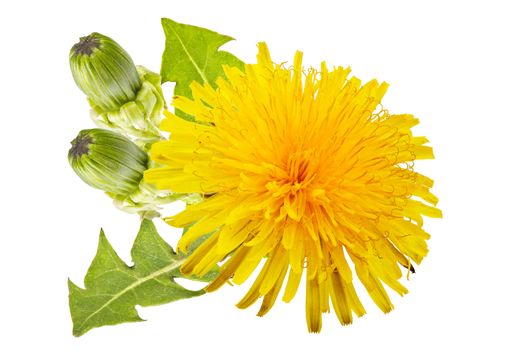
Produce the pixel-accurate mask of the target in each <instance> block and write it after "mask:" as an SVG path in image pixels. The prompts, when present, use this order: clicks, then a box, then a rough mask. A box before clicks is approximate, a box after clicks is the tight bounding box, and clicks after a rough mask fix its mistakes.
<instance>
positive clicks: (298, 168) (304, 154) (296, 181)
mask: <svg viewBox="0 0 513 350" xmlns="http://www.w3.org/2000/svg"><path fill="white" fill-rule="evenodd" d="M312 160H313V159H312V150H306V151H300V152H294V153H291V154H290V155H289V156H288V159H287V166H286V172H287V174H288V178H287V179H286V182H288V183H289V184H290V185H292V192H293V193H295V192H296V191H298V190H299V189H301V188H304V187H306V186H308V185H309V184H310V183H311V182H312V181H313V179H314V178H315V171H314V170H315V169H313V164H312Z"/></svg>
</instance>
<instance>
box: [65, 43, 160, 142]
mask: <svg viewBox="0 0 513 350" xmlns="http://www.w3.org/2000/svg"><path fill="white" fill-rule="evenodd" d="M70 66H71V72H72V73H73V77H74V79H75V82H76V83H77V85H78V86H79V88H80V89H81V90H82V91H83V92H84V93H85V94H86V95H87V97H88V98H89V103H90V105H91V108H92V109H91V118H92V119H93V121H94V122H95V123H96V125H97V126H98V127H100V128H106V129H110V130H114V131H116V132H118V133H120V134H122V135H125V136H127V137H129V138H130V139H132V140H133V141H134V142H135V143H136V144H137V145H138V146H140V147H141V148H143V149H144V150H145V151H148V150H149V149H150V147H151V145H152V144H153V143H154V142H156V141H160V140H162V139H163V137H162V135H161V134H160V131H159V129H158V126H159V124H160V121H161V119H162V111H163V110H164V108H165V107H166V103H165V101H164V95H163V94H162V88H161V77H160V75H158V74H157V73H154V72H151V71H149V70H148V69H146V68H144V67H142V66H137V67H136V66H135V65H134V63H133V62H132V59H131V58H130V56H129V55H128V53H127V52H126V51H125V50H123V48H122V47H121V46H119V45H118V44H117V43H116V42H115V41H114V40H112V39H110V38H109V37H106V36H104V35H102V34H99V33H93V34H91V35H88V36H86V37H82V38H80V41H79V42H78V43H77V44H75V45H74V46H73V47H72V48H71V52H70Z"/></svg>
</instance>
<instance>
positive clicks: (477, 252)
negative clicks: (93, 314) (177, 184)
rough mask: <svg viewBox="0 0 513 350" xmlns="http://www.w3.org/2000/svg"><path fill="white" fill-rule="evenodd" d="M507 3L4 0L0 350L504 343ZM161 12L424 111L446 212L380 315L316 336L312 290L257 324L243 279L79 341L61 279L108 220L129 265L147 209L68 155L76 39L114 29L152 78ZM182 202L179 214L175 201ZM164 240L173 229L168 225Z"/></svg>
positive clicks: (84, 118) (76, 116)
mask: <svg viewBox="0 0 513 350" xmlns="http://www.w3.org/2000/svg"><path fill="white" fill-rule="evenodd" d="M512 14H513V11H512V9H511V8H509V6H508V1H503V2H500V1H433V0H431V1H425V2H419V1H331V2H329V1H321V0H316V1H308V2H307V1H290V2H285V1H278V0H274V1H269V2H266V1H261V0H260V1H233V2H230V1H222V0H217V1H203V2H200V1H186V0H181V1H171V0H168V1H137V2H136V1H123V2H119V3H118V2H115V1H107V0H103V1H92V0H89V1H80V2H78V1H76V2H75V1H73V2H72V1H62V2H60V3H58V2H55V1H16V2H15V1H9V2H2V4H1V5H0V33H1V34H0V35H1V40H0V69H1V70H2V73H1V75H0V96H1V97H0V120H1V126H0V133H1V136H0V143H1V147H0V152H1V161H0V167H1V172H0V180H1V181H0V184H1V186H2V188H1V189H0V193H1V197H0V200H1V203H2V209H1V214H0V215H1V218H2V220H1V231H0V269H1V270H0V271H1V280H0V322H1V323H3V324H2V325H1V326H0V348H2V349H21V348H26V349H43V348H44V349H108V348H111V349H113V348H116V349H142V348H149V349H168V348H173V349H184V348H194V349H199V348H210V349H222V348H225V349H236V348H237V349H264V348H266V347H269V348H278V347H282V348H287V349H312V348H319V349H328V348H345V349H359V348H371V347H373V348H376V349H378V348H379V349H412V348H415V349H437V348H458V349H462V348H466V349H470V348H484V347H486V348H490V349H511V348H512V347H513V344H512V341H511V335H510V334H509V332H510V331H511V317H512V313H513V308H512V301H511V298H512V296H513V288H512V287H511V275H512V272H511V268H512V262H511V259H510V256H511V254H512V246H511V243H512V242H513V239H512V235H513V232H512V231H513V229H512V226H511V217H512V209H513V208H512V204H511V198H512V195H513V193H512V185H511V181H512V171H511V167H510V164H511V161H512V153H513V152H512V151H513V147H512V144H511V136H512V131H511V130H512V126H513V122H512V118H513V115H512V113H513V112H512V110H513V109H512V106H511V99H512V93H513V85H512V81H513V68H512V66H513V54H512V51H511V49H512V43H513V40H512V33H513V24H512V23H513V22H512V20H511V15H512ZM160 17H170V18H172V19H174V20H176V21H179V22H182V23H189V24H195V25H198V26H202V27H206V28H210V29H213V30H215V31H218V32H220V33H223V34H227V35H231V36H233V37H235V38H236V39H237V40H236V41H234V42H231V43H229V44H228V45H226V46H225V47H224V49H226V50H229V51H231V52H233V53H234V54H236V55H237V56H238V57H240V58H241V59H242V60H244V61H246V62H254V56H255V53H256V43H257V42H258V41H262V40H264V41H266V42H267V43H268V44H269V46H270V49H271V53H272V55H273V59H274V60H275V61H276V62H283V61H290V60H291V59H292V57H293V55H294V52H295V50H296V49H301V50H303V51H304V52H305V62H306V63H307V64H309V65H316V66H318V64H319V63H320V61H321V60H326V61H327V62H328V64H329V65H342V66H347V65H350V66H351V67H352V69H353V74H354V75H355V76H358V77H360V78H362V79H364V80H368V79H371V78H374V77H376V78H378V79H380V80H386V81H387V82H389V83H390V84H391V86H390V89H389V90H388V93H387V96H386V97H385V99H384V101H383V104H384V105H385V107H387V108H388V109H389V110H390V111H391V112H394V113H403V112H407V113H413V114H415V115H416V116H418V117H419V118H420V119H421V125H420V126H418V127H417V128H416V133H417V134H418V135H426V136H428V138H429V139H430V140H431V142H432V145H433V146H434V149H435V154H436V157H437V159H436V160H435V161H425V162H420V163H418V164H417V165H416V166H417V169H420V170H421V171H422V172H424V173H426V174H427V175H429V176H431V177H433V178H435V180H436V184H435V188H434V192H435V193H436V194H437V195H438V196H439V197H440V204H439V206H440V208H442V209H443V212H444V219H443V220H430V221H429V222H428V223H427V225H426V227H427V229H428V231H429V232H430V233H431V234H432V239H431V240H430V241H429V247H430V254H429V256H428V257H427V258H426V259H425V261H424V262H423V263H422V265H421V266H420V267H418V268H417V272H418V273H417V274H416V275H414V276H412V277H411V278H410V280H409V281H405V285H406V286H407V288H408V289H409V290H410V294H408V295H406V296H405V297H403V298H401V297H398V296H396V295H393V297H392V298H393V301H394V303H395V305H396V309H395V311H393V312H392V313H391V314H388V315H383V314H382V313H381V312H380V311H379V310H378V309H377V307H375V306H373V305H372V303H371V302H370V301H369V299H368V298H363V300H364V302H365V306H366V309H367V311H368V314H367V315H366V316H365V317H363V318H361V319H357V320H356V322H355V323H354V324H353V325H352V326H349V327H341V326H340V325H339V324H338V321H337V319H336V317H335V315H334V314H330V315H325V316H324V319H323V330H322V333H321V334H320V335H312V334H308V333H307V331H306V324H305V317H304V292H303V291H301V293H299V295H298V296H296V299H295V300H294V301H293V302H292V303H291V304H284V303H282V302H278V303H277V305H276V306H275V307H274V308H273V310H272V311H271V312H270V313H269V314H268V315H267V316H265V317H264V318H258V317H256V316H254V314H256V312H257V310H258V308H257V306H255V307H253V308H251V309H250V310H245V311H241V310H238V309H237V308H236V307H235V306H234V304H235V303H236V302H237V301H238V299H239V298H240V297H242V295H244V294H245V292H246V290H247V288H249V284H245V285H244V286H242V287H230V286H226V287H224V288H222V289H221V290H220V291H218V292H216V293H213V294H209V295H206V296H202V297H199V298H197V299H190V300H186V301H179V302H176V303H172V304H168V305H164V306H157V307H151V308H144V309H141V308H139V310H140V314H141V315H142V317H143V318H145V319H147V320H148V321H147V322H143V323H133V324H123V325H119V326H115V327H104V328H100V329H95V330H92V331H91V332H90V333H88V334H86V335H84V336H83V337H81V338H74V337H73V336H72V335H71V326H72V325H71V319H70V317H69V311H68V305H67V302H68V301H67V297H68V291H67V286H66V280H67V278H68V277H70V278H71V279H72V280H73V281H74V282H76V283H78V284H79V285H82V278H83V276H84V275H85V272H86V270H87V267H88V266H89V263H90V261H91V259H92V257H93V256H94V253H95V250H96V244H97V238H98V232H99V229H100V227H103V228H104V229H105V231H106V233H107V235H108V238H109V239H110V240H111V242H112V244H113V246H114V247H115V249H116V250H117V251H118V252H119V253H120V255H121V257H122V258H123V259H124V260H125V261H127V262H130V256H129V250H130V246H131V243H132V240H133V238H134V237H135V234H136V231H137V225H138V218H137V217H135V216H130V215H128V214H125V213H122V212H119V211H117V210H116V209H115V208H114V207H113V206H112V205H111V204H110V201H109V199H108V198H107V197H106V196H104V195H103V194H102V193H101V192H99V191H96V190H93V189H92V188H89V187H87V186H86V185H85V184H83V183H82V182H81V181H80V180H79V179H78V178H77V177H76V176H75V174H74V173H73V172H72V171H71V169H70V167H69V166H68V163H67V151H68V148H69V141H70V140H71V139H73V138H74V137H75V135H76V134H77V133H78V131H79V130H81V129H84V128H90V127H93V124H92V122H91V121H90V120H89V118H88V106H87V103H86V101H85V98H84V96H83V95H82V94H81V92H80V91H79V90H78V88H76V86H75V85H74V82H73V80H72V78H71V74H70V72H69V67H68V52H69V49H70V47H71V46H72V45H73V44H74V43H75V42H76V41H77V40H78V37H79V36H83V35H87V34H89V33H90V32H93V31H98V32H101V33H104V34H107V35H109V36H111V37H113V38H115V39H116V40H117V41H118V42H119V43H121V44H122V45H123V46H124V47H125V49H127V51H129V52H130V53H131V55H132V57H133V59H134V61H135V62H136V63H137V64H144V65H145V66H147V67H148V68H150V69H152V70H155V71H158V70H159V68H160V58H161V54H162V50H163V47H164V36H163V32H162V30H161V27H160ZM172 209H174V210H175V211H176V210H178V209H179V208H178V207H175V208H172ZM159 227H160V229H161V234H162V235H163V236H164V237H166V238H167V239H169V240H170V241H171V242H173V241H174V240H175V238H176V237H177V236H178V232H176V231H173V230H172V229H171V228H170V227H167V226H165V225H160V224H159Z"/></svg>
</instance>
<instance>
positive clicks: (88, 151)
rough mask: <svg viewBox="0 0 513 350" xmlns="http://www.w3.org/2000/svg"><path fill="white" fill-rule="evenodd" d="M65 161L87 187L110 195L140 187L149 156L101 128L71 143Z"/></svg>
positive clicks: (113, 133)
mask: <svg viewBox="0 0 513 350" xmlns="http://www.w3.org/2000/svg"><path fill="white" fill-rule="evenodd" d="M71 145H72V146H71V149H70V150H69V153H68V160H69V163H70V164H71V167H72V168H73V170H74V171H75V173H77V175H78V176H79V177H80V178H81V179H82V180H83V181H84V182H85V183H87V184H88V185H90V186H92V187H94V188H97V189H100V190H103V191H105V192H107V193H109V194H111V195H113V196H128V195H130V194H131V193H133V192H135V191H136V190H137V189H138V188H139V183H140V182H141V179H142V177H143V172H144V171H145V170H146V169H147V164H148V155H147V154H146V153H145V152H144V151H143V150H141V149H140V148H139V147H137V146H136V145H135V144H134V143H133V142H132V141H130V140H129V139H127V138H126V137H124V136H122V135H119V134H117V133H115V132H113V131H109V130H103V129H89V130H82V131H81V132H80V133H79V134H78V136H77V137H76V138H75V139H74V140H73V141H71Z"/></svg>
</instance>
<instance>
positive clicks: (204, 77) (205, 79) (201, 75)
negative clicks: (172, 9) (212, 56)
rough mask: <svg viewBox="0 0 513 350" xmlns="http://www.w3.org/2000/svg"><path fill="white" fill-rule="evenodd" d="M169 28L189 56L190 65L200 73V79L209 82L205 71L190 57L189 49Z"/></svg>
mask: <svg viewBox="0 0 513 350" xmlns="http://www.w3.org/2000/svg"><path fill="white" fill-rule="evenodd" d="M170 29H171V31H172V32H173V34H174V35H175V36H176V38H177V39H178V42H180V45H182V49H183V50H184V51H185V53H186V54H187V56H188V57H189V60H190V61H191V63H192V65H193V66H194V68H196V70H197V71H198V74H199V75H200V77H201V79H202V80H203V83H209V81H208V79H207V76H206V75H205V72H204V71H202V70H201V69H200V67H199V66H198V64H197V63H196V61H195V60H194V58H193V57H192V55H191V54H190V53H189V50H187V47H185V44H184V42H183V41H182V39H181V38H180V36H179V35H178V33H177V32H176V31H175V30H174V29H173V28H170Z"/></svg>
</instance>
